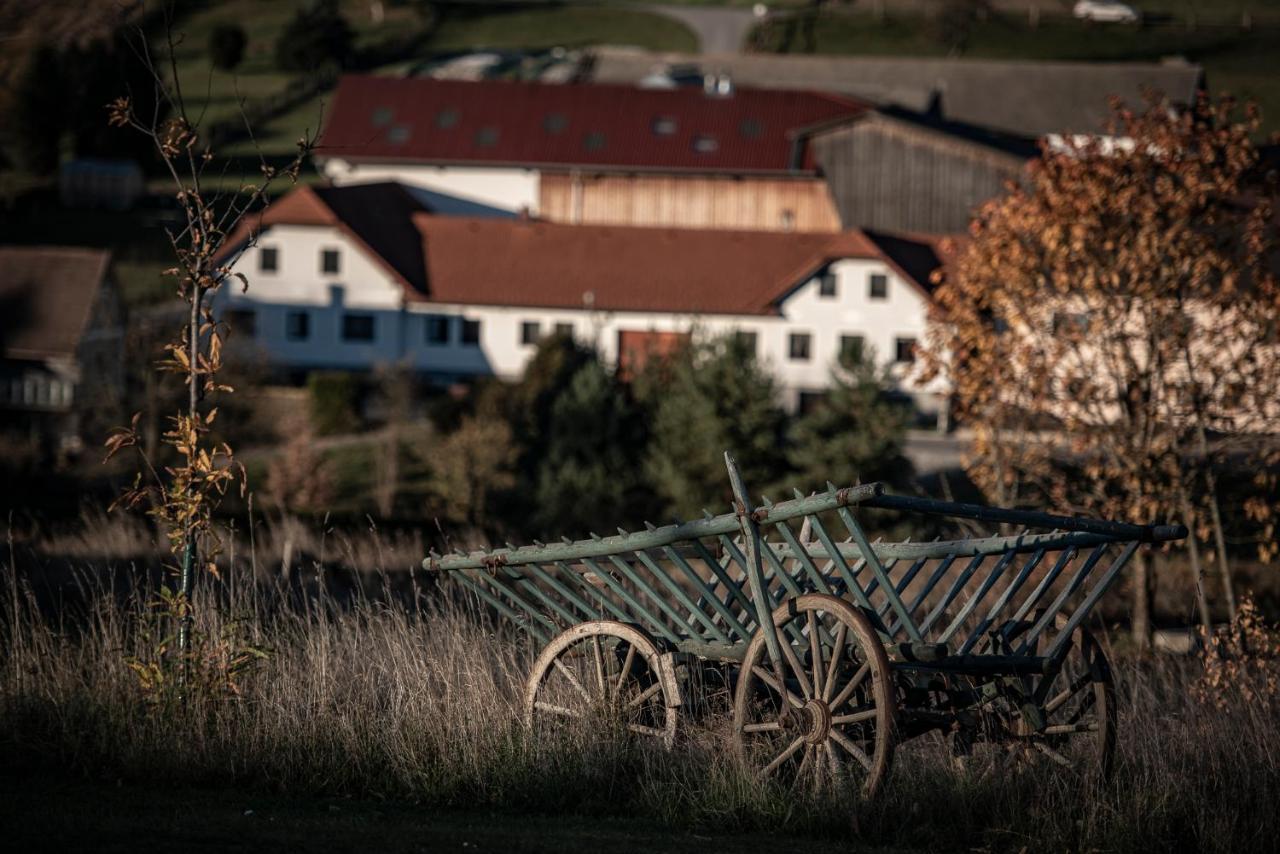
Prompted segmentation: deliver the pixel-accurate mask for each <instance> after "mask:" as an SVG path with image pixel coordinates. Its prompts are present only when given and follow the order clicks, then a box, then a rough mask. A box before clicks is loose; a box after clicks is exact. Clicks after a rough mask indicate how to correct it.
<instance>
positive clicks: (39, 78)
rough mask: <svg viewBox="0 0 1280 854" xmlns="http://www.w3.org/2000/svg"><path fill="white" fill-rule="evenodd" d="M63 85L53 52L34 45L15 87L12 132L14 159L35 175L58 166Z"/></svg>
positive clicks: (43, 173) (63, 114)
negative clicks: (16, 155) (14, 149)
mask: <svg viewBox="0 0 1280 854" xmlns="http://www.w3.org/2000/svg"><path fill="white" fill-rule="evenodd" d="M64 88H65V82H64V77H63V73H62V65H61V63H60V62H59V61H58V54H57V52H56V51H54V49H53V48H51V47H49V46H48V45H41V46H40V47H38V48H36V50H35V51H33V52H32V54H31V57H30V59H28V60H27V66H26V68H25V69H23V72H22V75H21V76H20V77H19V78H18V82H17V85H16V87H15V91H14V98H13V124H14V127H13V131H14V134H13V135H14V141H15V143H16V144H17V153H18V161H19V162H20V163H21V164H22V165H23V167H25V168H26V169H28V170H30V171H31V172H34V173H36V174H38V175H47V174H49V173H50V172H52V171H53V170H54V169H56V168H58V159H59V156H60V154H61V146H62V136H63V133H64V132H65V130H66V114H65V113H64V111H63V100H64V98H63V95H64V92H63V90H64ZM104 103H105V102H104Z"/></svg>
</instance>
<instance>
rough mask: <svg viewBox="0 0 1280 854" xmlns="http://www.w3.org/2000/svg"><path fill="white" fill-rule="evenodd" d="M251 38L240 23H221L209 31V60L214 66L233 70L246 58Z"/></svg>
mask: <svg viewBox="0 0 1280 854" xmlns="http://www.w3.org/2000/svg"><path fill="white" fill-rule="evenodd" d="M248 42H249V38H248V36H246V35H245V32H244V27H242V26H240V25H239V24H219V25H218V26H216V27H214V28H213V31H212V32H211V33H209V60H210V61H211V62H212V63H213V67H214V68H219V69H221V70H223V71H231V70H232V69H234V68H235V67H236V66H237V65H239V64H240V63H241V61H242V60H243V59H244V49H245V46H246V45H247V44H248Z"/></svg>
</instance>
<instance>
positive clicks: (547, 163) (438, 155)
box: [316, 76, 867, 232]
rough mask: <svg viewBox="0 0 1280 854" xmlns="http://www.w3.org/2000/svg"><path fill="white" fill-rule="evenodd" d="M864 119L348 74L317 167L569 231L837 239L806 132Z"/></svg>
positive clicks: (533, 86)
mask: <svg viewBox="0 0 1280 854" xmlns="http://www.w3.org/2000/svg"><path fill="white" fill-rule="evenodd" d="M866 111H867V105H866V104H864V103H862V102H861V101H857V100H854V99H851V98H846V97H842V96H839V95H829V94H821V93H817V92H812V91H790V92H784V91H773V90H763V89H740V88H734V87H732V86H727V85H726V86H716V85H712V86H710V87H708V88H702V87H699V88H683V89H670V90H657V89H641V88H637V87H635V86H600V85H577V84H563V85H549V84H539V83H514V82H505V81H481V82H464V81H455V80H432V79H395V78H389V77H369V76H348V77H343V78H342V80H341V82H340V83H339V86H338V91H337V94H336V96H335V98H334V102H333V106H332V109H331V111H330V114H329V116H328V119H327V121H326V124H325V128H324V131H323V133H322V136H321V139H320V142H319V146H318V148H317V152H316V153H317V160H318V162H319V163H320V165H321V168H322V170H323V171H324V174H325V175H326V176H327V177H328V178H329V179H330V180H331V181H332V182H333V183H335V184H351V183H357V182H369V181H380V180H395V181H401V182H405V183H407V184H412V185H415V186H419V187H422V188H425V189H427V190H430V191H433V192H436V193H440V194H445V195H449V196H456V197H459V198H461V199H465V200H467V201H469V202H472V203H475V204H478V205H485V206H489V207H490V208H492V209H494V210H495V211H503V212H508V213H515V212H521V211H523V212H526V213H528V214H531V215H534V216H538V217H540V218H543V219H550V220H553V221H556V222H567V223H574V224H586V223H596V224H616V225H661V226H675V227H695V228H741V229H754V230H761V229H766V230H781V231H819V232H835V231H838V230H840V221H839V217H838V215H837V213H836V210H835V207H834V205H833V202H832V199H831V196H830V193H829V192H828V190H827V185H826V183H825V182H824V181H822V180H821V177H820V176H819V174H818V164H817V163H816V162H815V160H814V159H813V156H812V151H811V149H810V147H809V145H808V134H809V132H810V130H811V129H814V128H818V127H829V126H831V125H833V124H838V123H840V122H844V121H848V120H851V119H853V118H856V117H858V116H860V115H862V114H864V113H865V112H866Z"/></svg>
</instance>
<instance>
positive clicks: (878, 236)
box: [865, 231, 963, 293]
mask: <svg viewBox="0 0 1280 854" xmlns="http://www.w3.org/2000/svg"><path fill="white" fill-rule="evenodd" d="M865 234H866V235H867V239H869V240H870V241H871V242H872V243H874V244H875V245H876V247H877V248H878V249H879V250H880V252H881V253H882V254H883V255H884V257H885V258H886V259H888V260H889V262H890V263H892V264H893V266H895V267H897V268H898V271H899V272H901V273H903V274H904V275H905V276H906V277H907V278H908V279H910V280H911V281H913V282H915V283H916V284H918V285H920V287H922V288H924V289H925V290H926V291H928V292H929V293H933V289H934V282H933V281H932V276H933V273H934V271H936V270H939V269H943V268H945V267H946V266H947V265H948V264H950V263H951V262H952V260H953V256H954V250H949V249H948V248H946V244H947V242H948V241H949V240H950V241H952V242H954V241H958V240H963V236H955V237H948V236H946V235H915V234H890V233H889V232H885V231H866V232H865Z"/></svg>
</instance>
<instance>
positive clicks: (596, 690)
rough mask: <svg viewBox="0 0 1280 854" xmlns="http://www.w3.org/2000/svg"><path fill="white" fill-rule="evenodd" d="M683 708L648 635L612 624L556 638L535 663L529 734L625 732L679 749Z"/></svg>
mask: <svg viewBox="0 0 1280 854" xmlns="http://www.w3.org/2000/svg"><path fill="white" fill-rule="evenodd" d="M679 705H680V692H679V686H678V685H677V684H676V678H675V672H674V669H673V668H672V667H671V665H670V661H669V657H668V658H664V657H663V656H662V655H660V654H659V652H658V648H657V646H656V645H655V644H654V642H653V640H652V639H651V638H650V637H649V635H648V634H646V633H645V632H644V631H643V630H641V629H638V628H636V627H635V626H630V625H627V624H626V623H618V622H614V621H612V620H596V621H593V622H588V623H580V624H579V625H576V626H574V627H572V628H570V629H567V630H565V631H564V632H561V633H560V634H558V635H556V637H555V638H553V639H552V641H551V643H549V644H547V646H546V648H545V649H543V650H542V653H541V654H540V655H539V656H538V659H537V661H535V662H534V663H533V668H532V669H531V670H530V671H529V679H528V681H527V682H526V683H525V690H524V717H525V723H526V725H527V726H529V727H530V728H531V729H535V730H539V731H542V730H564V729H566V728H569V727H595V726H606V727H607V726H619V727H625V729H626V731H627V732H628V733H630V734H633V735H638V736H641V737H642V738H646V739H652V740H653V741H655V742H657V743H659V744H661V745H662V746H663V747H667V748H669V747H671V745H672V744H673V743H674V741H675V735H676V722H677V718H678V710H677V707H678V706H679Z"/></svg>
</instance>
